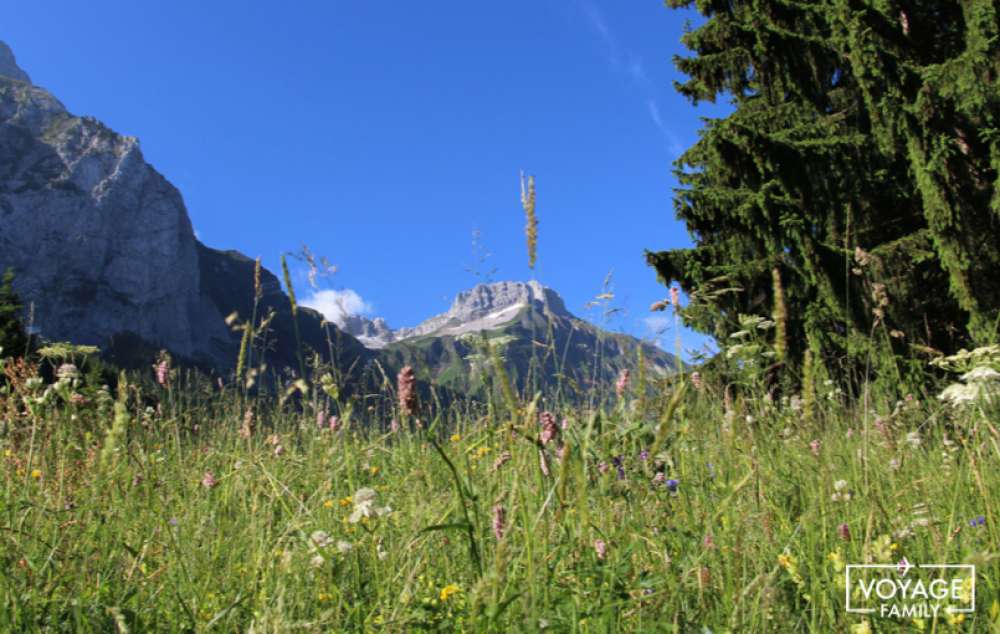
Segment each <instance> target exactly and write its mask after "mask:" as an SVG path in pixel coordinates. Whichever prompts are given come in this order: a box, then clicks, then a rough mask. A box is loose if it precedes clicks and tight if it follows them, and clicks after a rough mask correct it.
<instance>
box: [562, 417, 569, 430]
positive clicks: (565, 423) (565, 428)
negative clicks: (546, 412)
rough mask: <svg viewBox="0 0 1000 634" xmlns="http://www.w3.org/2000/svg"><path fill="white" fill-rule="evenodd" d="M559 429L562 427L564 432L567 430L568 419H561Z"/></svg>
mask: <svg viewBox="0 0 1000 634" xmlns="http://www.w3.org/2000/svg"><path fill="white" fill-rule="evenodd" d="M561 427H562V429H563V431H566V430H567V429H569V419H568V418H563V419H562V425H561Z"/></svg>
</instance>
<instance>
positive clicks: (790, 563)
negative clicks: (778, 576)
mask: <svg viewBox="0 0 1000 634" xmlns="http://www.w3.org/2000/svg"><path fill="white" fill-rule="evenodd" d="M778 565H779V566H781V567H782V568H784V569H785V570H791V569H792V568H794V567H795V557H792V556H791V555H789V554H788V553H781V554H780V555H778Z"/></svg>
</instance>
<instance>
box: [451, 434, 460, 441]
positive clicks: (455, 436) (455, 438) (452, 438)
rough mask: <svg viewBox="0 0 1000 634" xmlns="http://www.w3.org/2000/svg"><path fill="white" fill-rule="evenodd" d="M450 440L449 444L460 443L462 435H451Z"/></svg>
mask: <svg viewBox="0 0 1000 634" xmlns="http://www.w3.org/2000/svg"><path fill="white" fill-rule="evenodd" d="M450 440H451V442H461V441H462V435H461V434H452V435H451V439H450Z"/></svg>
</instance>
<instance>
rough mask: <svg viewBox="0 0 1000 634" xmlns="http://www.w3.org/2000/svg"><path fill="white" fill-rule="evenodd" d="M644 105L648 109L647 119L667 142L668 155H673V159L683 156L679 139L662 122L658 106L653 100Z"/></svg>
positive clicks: (682, 148) (682, 147)
mask: <svg viewBox="0 0 1000 634" xmlns="http://www.w3.org/2000/svg"><path fill="white" fill-rule="evenodd" d="M646 105H647V106H648V107H649V117H650V118H651V119H652V120H653V124H654V125H656V127H657V128H659V130H660V132H661V133H662V134H663V138H665V139H666V140H667V144H668V145H669V148H670V153H671V154H673V156H674V158H675V159H678V158H680V157H681V155H682V154H684V146H683V145H682V144H681V142H680V139H678V138H677V136H676V135H675V134H674V133H673V132H671V130H670V128H668V127H667V125H666V123H664V122H663V116H662V115H661V114H660V106H659V105H657V103H656V101H654V100H653V99H649V100H648V101H646Z"/></svg>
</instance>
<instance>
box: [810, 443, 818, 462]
mask: <svg viewBox="0 0 1000 634" xmlns="http://www.w3.org/2000/svg"><path fill="white" fill-rule="evenodd" d="M819 448H820V442H819V440H813V441H812V442H810V443H809V451H811V452H812V455H814V456H816V457H817V458H818V457H819Z"/></svg>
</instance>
